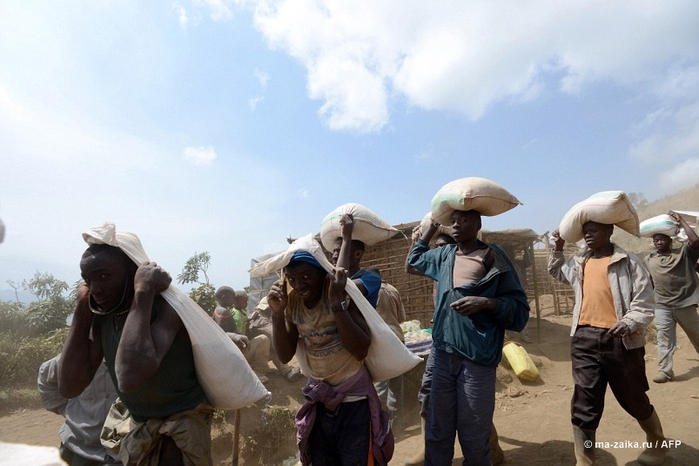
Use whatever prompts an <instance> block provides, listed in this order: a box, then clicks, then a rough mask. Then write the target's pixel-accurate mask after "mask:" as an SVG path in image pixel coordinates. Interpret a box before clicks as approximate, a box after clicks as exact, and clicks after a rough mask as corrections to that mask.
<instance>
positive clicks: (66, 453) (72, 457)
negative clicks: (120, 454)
mask: <svg viewBox="0 0 699 466" xmlns="http://www.w3.org/2000/svg"><path fill="white" fill-rule="evenodd" d="M58 453H59V455H61V459H62V460H63V461H65V462H66V464H69V465H70V466H105V465H107V464H116V463H103V462H102V461H95V460H90V459H87V458H85V457H83V456H80V455H78V454H77V453H74V452H73V451H72V450H70V449H69V448H68V447H66V446H65V445H63V444H62V443H61V446H60V447H58ZM119 464H121V463H119Z"/></svg>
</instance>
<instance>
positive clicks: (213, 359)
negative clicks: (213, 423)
mask: <svg viewBox="0 0 699 466" xmlns="http://www.w3.org/2000/svg"><path fill="white" fill-rule="evenodd" d="M83 239H84V240H85V242H86V243H87V244H108V245H110V246H115V247H118V248H120V249H121V250H122V251H124V253H126V255H127V256H129V258H130V259H131V260H132V261H134V262H135V263H136V264H137V265H140V264H143V263H144V262H149V259H148V256H147V255H146V253H145V251H144V250H143V246H141V241H140V240H139V239H138V236H136V235H135V234H133V233H126V232H117V231H116V227H115V226H114V224H113V223H105V224H104V225H102V226H100V227H96V228H93V229H91V230H90V231H88V232H85V233H83ZM161 295H162V297H163V298H165V300H166V301H167V302H168V303H169V304H170V305H171V306H172V307H173V308H174V309H175V311H177V314H178V315H179V316H180V319H182V323H183V324H184V326H185V328H186V329H187V333H189V338H190V340H191V341H192V351H193V353H194V366H195V369H196V372H197V379H198V380H199V383H200V384H201V386H202V387H203V388H204V393H205V394H206V399H207V401H208V402H209V403H210V404H212V405H213V406H214V407H216V408H219V409H228V410H233V409H238V408H242V407H245V406H248V405H250V404H252V403H254V402H256V401H258V400H260V399H262V398H263V397H265V396H266V395H267V393H268V392H267V389H266V388H265V387H264V385H262V383H261V382H260V380H259V379H258V378H257V376H256V375H255V373H254V372H253V371H252V369H251V368H250V365H249V364H248V362H247V361H246V360H245V356H243V353H241V352H240V350H239V349H238V347H237V346H236V345H235V344H234V343H233V342H232V341H231V339H230V338H229V337H228V336H227V335H226V333H225V332H224V331H223V330H222V329H221V327H219V326H218V324H216V322H214V320H213V319H212V318H211V317H209V316H208V315H207V314H206V312H205V311H204V310H203V309H202V308H201V307H199V305H198V304H197V303H195V302H194V301H193V300H192V299H191V298H190V297H189V296H187V295H186V294H184V293H183V292H182V291H180V290H179V289H177V288H175V287H174V286H172V285H170V287H169V288H168V289H167V290H165V291H163V292H162V293H161Z"/></svg>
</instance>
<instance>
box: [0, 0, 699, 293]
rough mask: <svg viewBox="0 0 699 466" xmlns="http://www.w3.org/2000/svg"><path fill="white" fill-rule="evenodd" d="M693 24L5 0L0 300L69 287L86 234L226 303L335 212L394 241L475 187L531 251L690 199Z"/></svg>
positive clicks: (394, 0) (580, 3)
mask: <svg viewBox="0 0 699 466" xmlns="http://www.w3.org/2000/svg"><path fill="white" fill-rule="evenodd" d="M698 26H699V2H696V1H693V0H687V1H681V0H676V1H673V0H668V1H663V2H658V1H656V0H652V1H648V0H619V1H616V2H606V1H591V0H567V1H565V2H551V1H537V0H530V1H526V0H520V1H499V2H494V1H489V0H481V1H467V0H434V1H430V2H425V1H414V0H382V1H378V2H377V1H376V0H354V1H352V2H347V1H344V0H192V1H185V0H178V1H174V2H173V1H154V2H141V1H137V0H104V1H99V2H95V1H80V0H64V1H62V2H46V1H36V0H3V2H2V3H0V219H2V221H3V223H4V224H5V227H6V233H5V239H4V242H3V243H2V244H0V291H2V290H10V289H11V288H10V285H9V284H8V283H7V282H8V281H13V282H14V283H17V282H20V281H21V280H23V279H30V278H31V277H32V276H33V275H34V273H35V272H48V273H51V274H52V275H53V276H54V277H56V278H58V279H60V280H64V281H66V282H68V283H70V284H72V283H74V282H75V281H77V280H78V279H79V278H80V271H79V266H78V264H79V260H80V256H81V254H82V252H83V251H84V249H85V247H86V246H85V244H84V243H83V241H82V238H81V233H82V232H83V231H86V230H88V229H89V228H91V227H93V226H97V225H100V224H102V223H103V222H105V221H111V222H113V223H115V224H116V226H117V228H118V229H119V230H122V231H131V232H134V233H136V234H137V235H138V236H139V237H140V239H141V242H142V243H143V245H144V248H145V250H146V252H147V253H148V255H149V256H150V258H151V260H154V261H156V262H158V263H159V264H161V265H162V266H163V267H164V268H165V269H166V270H168V271H170V272H171V274H172V275H173V276H176V275H177V274H178V273H180V272H181V270H182V267H183V266H184V264H185V262H186V260H187V259H188V258H189V257H191V256H192V255H194V254H195V253H200V252H205V251H206V252H209V253H210V255H211V265H210V267H209V269H208V276H209V280H210V281H211V283H212V284H214V285H215V286H221V285H229V286H232V287H233V288H235V289H241V288H242V287H243V286H246V285H247V284H248V283H249V277H248V273H247V270H248V268H249V267H250V263H251V262H250V261H251V259H252V258H254V257H259V256H261V255H264V254H268V253H273V252H278V251H281V250H284V249H285V248H286V246H287V243H286V238H289V237H293V238H295V237H299V236H303V235H306V234H308V233H317V232H318V231H319V229H320V223H321V220H322V219H323V217H324V216H325V215H326V214H327V213H329V212H331V211H332V210H334V209H335V208H336V207H338V206H340V205H342V204H345V203H348V202H354V203H359V204H362V205H364V206H366V207H368V208H369V209H371V210H373V211H374V212H375V213H377V214H378V215H379V216H381V217H382V218H384V219H385V220H386V221H387V222H389V223H391V224H400V223H408V222H412V221H417V220H420V219H421V218H422V217H423V216H424V215H425V214H426V213H427V212H428V211H429V209H430V201H431V199H432V196H433V195H434V194H435V193H436V192H437V191H438V190H439V188H440V187H442V186H443V185H444V184H446V183H447V182H449V181H452V180H454V179H457V178H463V177H471V176H476V177H483V178H488V179H490V180H492V181H495V182H496V183H498V184H500V185H501V186H503V187H505V188H506V189H507V190H509V191H510V192H511V193H512V194H514V195H515V196H516V197H517V198H518V199H519V200H520V201H521V202H522V204H523V205H521V206H518V207H516V208H515V209H513V210H511V211H509V212H506V213H504V214H502V215H499V216H496V217H487V218H484V220H483V227H484V228H486V229H489V230H498V229H505V228H531V229H533V230H534V231H536V232H538V233H544V232H546V231H550V230H552V229H554V228H556V226H557V225H558V222H559V221H560V220H561V218H562V217H563V215H564V214H565V213H566V212H567V210H568V209H569V208H570V207H571V206H572V205H573V204H575V203H577V202H578V201H580V200H582V199H585V198H586V197H588V196H589V195H591V194H593V193H596V192H599V191H605V190H623V191H626V192H627V193H639V194H643V195H644V196H645V198H646V199H648V200H649V201H652V200H655V199H657V198H660V197H663V196H664V195H667V194H671V193H674V192H676V191H678V190H680V189H682V188H686V187H690V186H693V185H695V184H696V183H697V181H699V27H698ZM202 278H203V277H202ZM184 289H188V288H187V287H184Z"/></svg>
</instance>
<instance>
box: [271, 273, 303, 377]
mask: <svg viewBox="0 0 699 466" xmlns="http://www.w3.org/2000/svg"><path fill="white" fill-rule="evenodd" d="M267 302H268V303H269V308H270V310H271V311H272V344H274V350H275V351H276V352H277V356H278V357H279V360H280V361H281V362H282V363H284V364H286V363H287V362H289V361H291V358H293V357H294V354H296V344H297V342H298V339H299V331H298V329H297V328H296V325H294V324H293V323H292V322H288V321H287V320H286V317H285V316H284V311H285V310H286V305H287V302H288V300H287V294H286V286H285V284H284V282H283V281H282V280H277V281H276V282H274V285H272V288H271V289H270V290H269V293H268V294H267Z"/></svg>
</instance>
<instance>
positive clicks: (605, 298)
mask: <svg viewBox="0 0 699 466" xmlns="http://www.w3.org/2000/svg"><path fill="white" fill-rule="evenodd" d="M610 260H611V256H607V257H600V258H594V257H590V258H589V259H588V260H587V262H586V263H585V273H584V276H583V284H582V286H583V298H582V305H581V307H580V320H578V325H590V326H592V327H598V328H611V327H612V325H614V324H615V323H616V322H617V320H618V319H617V316H616V311H615V310H614V298H612V288H611V287H610V286H609V278H608V276H607V268H608V267H609V262H610Z"/></svg>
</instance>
